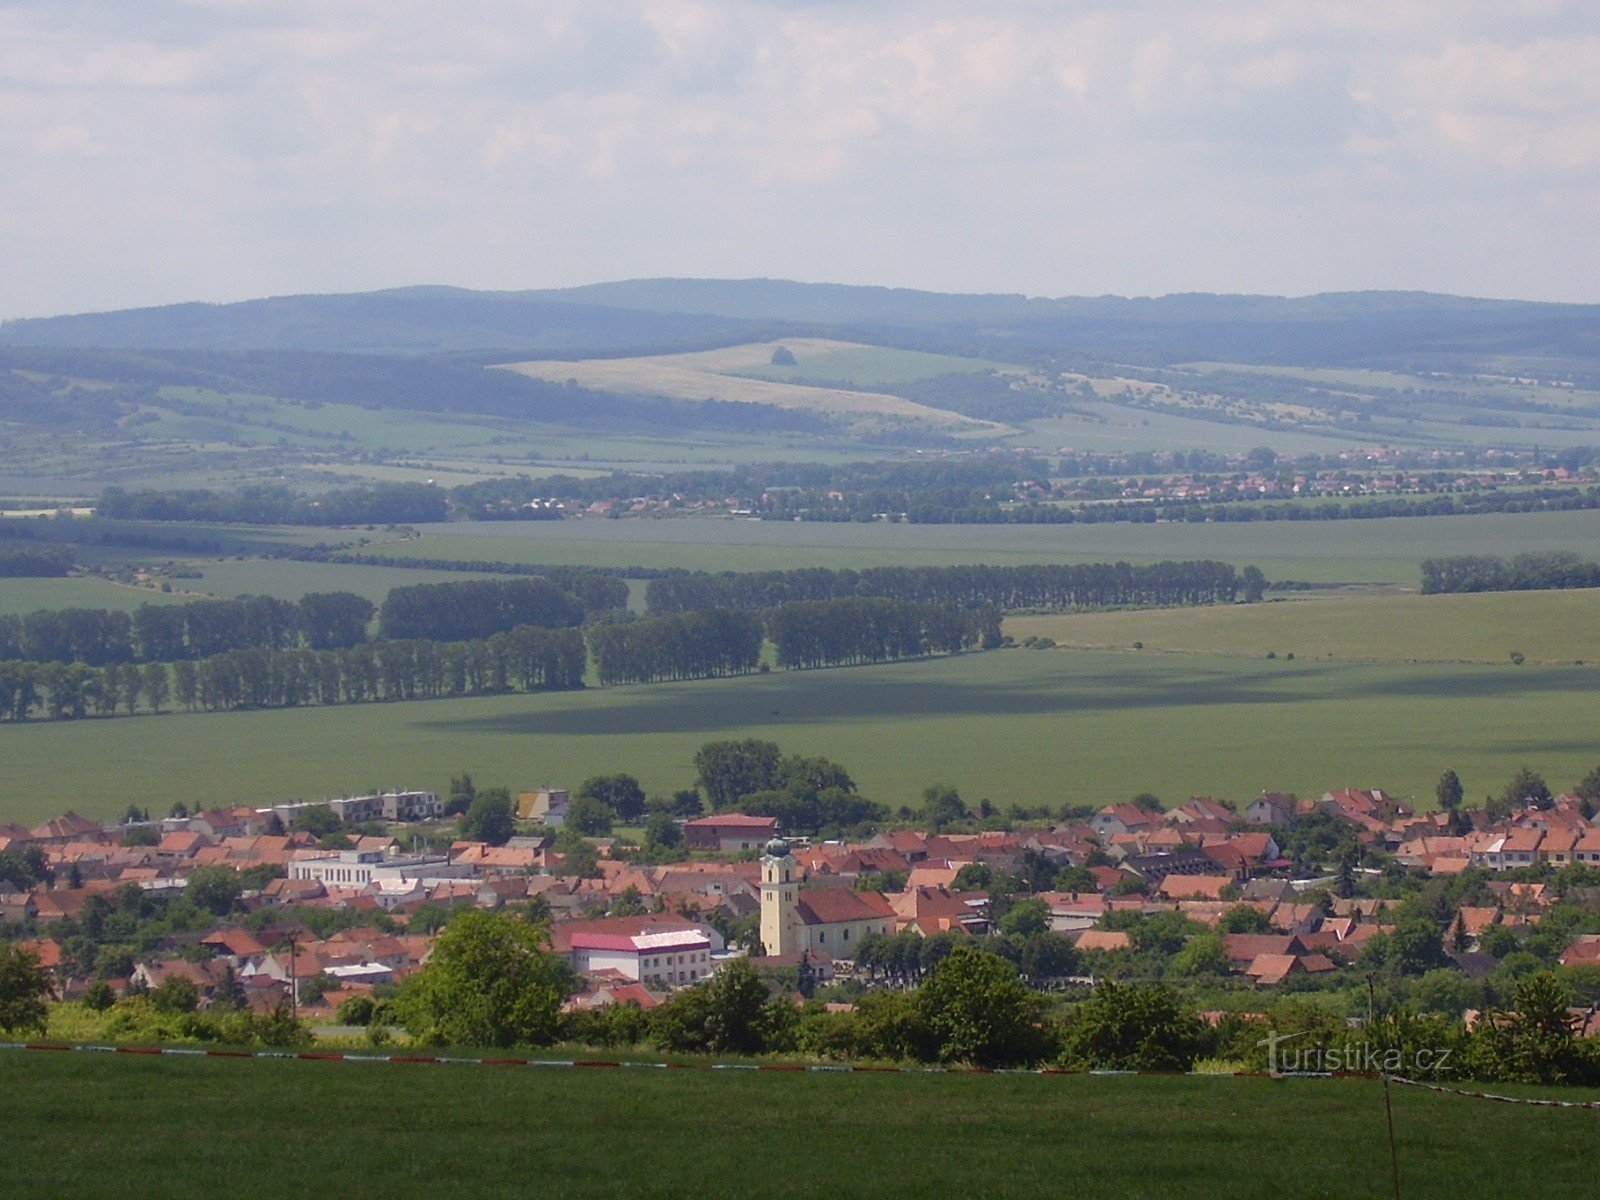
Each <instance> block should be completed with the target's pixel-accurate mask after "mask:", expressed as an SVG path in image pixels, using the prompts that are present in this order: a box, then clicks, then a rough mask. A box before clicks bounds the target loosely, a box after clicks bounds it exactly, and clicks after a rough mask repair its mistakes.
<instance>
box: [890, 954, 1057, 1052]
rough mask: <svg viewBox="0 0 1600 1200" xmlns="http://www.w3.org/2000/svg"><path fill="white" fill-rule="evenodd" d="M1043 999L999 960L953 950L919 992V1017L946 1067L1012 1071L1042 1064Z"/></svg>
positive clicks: (995, 957)
mask: <svg viewBox="0 0 1600 1200" xmlns="http://www.w3.org/2000/svg"><path fill="white" fill-rule="evenodd" d="M1040 1010H1041V1001H1040V998H1039V997H1038V996H1037V995H1036V994H1035V993H1033V992H1032V991H1030V990H1029V989H1028V987H1027V985H1026V984H1024V983H1023V982H1022V981H1021V980H1020V979H1018V978H1017V973H1016V969H1015V968H1014V967H1012V965H1011V964H1010V963H1008V962H1006V960H1005V959H1003V958H1001V957H999V956H998V955H995V954H989V953H986V952H985V951H982V950H977V949H974V948H973V947H971V946H968V945H956V946H953V947H952V948H951V950H950V952H949V953H948V954H947V955H945V956H944V958H943V959H942V960H941V961H940V962H939V963H938V965H937V966H935V967H934V968H933V969H932V972H931V974H929V975H928V977H927V979H926V980H925V981H924V982H923V984H922V987H921V988H919V989H918V991H917V997H916V1011H917V1013H918V1015H919V1016H920V1018H921V1020H922V1022H923V1023H924V1024H925V1025H926V1026H927V1029H928V1032H929V1036H930V1037H931V1039H932V1041H933V1042H934V1044H935V1045H937V1046H938V1048H939V1049H938V1055H939V1058H940V1059H942V1060H943V1061H945V1062H966V1063H972V1064H973V1065H975V1066H980V1067H1008V1066H1017V1065H1022V1064H1026V1063H1033V1062H1037V1061H1039V1059H1040V1058H1042V1057H1043V1056H1044V1042H1043V1039H1042V1037H1041V1035H1040V1032H1039V1028H1038V1019H1039V1014H1040Z"/></svg>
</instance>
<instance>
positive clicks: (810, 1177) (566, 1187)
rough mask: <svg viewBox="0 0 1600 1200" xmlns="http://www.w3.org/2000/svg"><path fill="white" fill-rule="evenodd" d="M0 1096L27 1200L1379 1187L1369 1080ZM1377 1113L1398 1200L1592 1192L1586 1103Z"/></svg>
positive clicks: (663, 1082)
mask: <svg viewBox="0 0 1600 1200" xmlns="http://www.w3.org/2000/svg"><path fill="white" fill-rule="evenodd" d="M0 1088H3V1089H4V1092H5V1094H6V1095H8V1096H11V1097H14V1098H16V1101H15V1102H14V1103H11V1104H9V1105H8V1106H7V1129H6V1134H7V1148H6V1153H5V1155H4V1156H0V1190H3V1192H4V1194H6V1195H9V1196H28V1197H30V1198H34V1200H54V1198H56V1197H61V1198H63V1200H67V1198H70V1200H79V1198H81V1197H84V1196H152V1195H159V1196H162V1197H164V1198H166V1200H186V1198H187V1197H205V1198H207V1200H210V1198H211V1197H215V1196H219V1195H226V1196H230V1197H237V1198H239V1200H250V1198H252V1197H273V1198H278V1197H283V1196H299V1195H309V1194H313V1193H315V1192H318V1191H321V1190H326V1189H328V1188H330V1187H333V1188H337V1189H338V1190H339V1191H341V1192H348V1193H349V1194H352V1195H361V1196H428V1197H457V1196H459V1197H469V1198H471V1200H481V1198H483V1197H490V1196H513V1195H528V1194H531V1195H539V1196H559V1197H571V1198H578V1197H626V1198H628V1200H636V1198H637V1197H642V1196H650V1197H684V1198H691V1197H692V1198H694V1200H701V1198H703V1197H745V1196H773V1197H796V1198H798V1197H813V1196H814V1197H828V1198H830V1200H831V1198H835V1197H838V1196H841V1195H856V1194H870V1195H873V1196H879V1197H884V1198H885V1200H894V1198H897V1197H932V1196H940V1197H970V1196H984V1197H1035V1196H1067V1197H1086V1198H1087V1197H1096V1198H1099V1200H1118V1198H1121V1197H1141V1198H1142V1197H1161V1198H1163V1200H1168V1198H1170V1200H1189V1198H1194V1200H1201V1198H1204V1200H1211V1198H1213V1197H1217V1196H1230V1197H1239V1198H1240V1200H1251V1198H1255V1197H1260V1198H1262V1200H1267V1198H1270V1200H1279V1198H1280V1197H1284V1196H1293V1197H1296V1198H1297V1200H1314V1198H1317V1197H1330V1198H1337V1200H1349V1198H1350V1197H1380V1196H1387V1195H1389V1186H1390V1184H1389V1180H1390V1162H1389V1156H1388V1143H1387V1134H1386V1125H1385V1121H1384V1110H1383V1100H1382V1092H1381V1090H1380V1089H1379V1086H1378V1085H1377V1084H1376V1083H1374V1082H1373V1081H1371V1080H1358V1079H1351V1080H1287V1081H1275V1080H1267V1079H1234V1078H1224V1077H1213V1078H1194V1077H1191V1078H1137V1077H1135V1078H1126V1077H1124V1078H1103V1077H1102V1078H1094V1077H1085V1076H996V1075H942V1074H940V1075H927V1074H914V1075H899V1074H894V1075H871V1074H789V1073H781V1072H754V1071H749V1072H746V1071H703V1072H700V1071H643V1070H619V1071H570V1070H568V1071H559V1070H544V1071H541V1070H539V1069H536V1068H519V1067H470V1066H457V1067H427V1066H408V1065H401V1064H383V1063H365V1064H343V1063H332V1062H301V1061H292V1060H291V1061H264V1060H227V1059H206V1058H200V1059H173V1058H151V1059H144V1058H134V1057H130V1056H122V1055H109V1054H107V1055H88V1054H57V1055H46V1054H37V1053H35V1054H26V1055H24V1054H20V1053H8V1054H4V1055H0ZM1584 1098H1587V1097H1584ZM1394 1118H1395V1129H1396V1147H1397V1158H1398V1161H1399V1164H1400V1176H1401V1182H1402V1184H1403V1186H1404V1194H1405V1195H1406V1196H1408V1197H1415V1198H1427V1197H1441V1198H1444V1197H1448V1198H1450V1200H1457V1198H1459V1197H1460V1196H1462V1195H1464V1194H1467V1195H1485V1196H1507V1197H1510V1196H1518V1197H1532V1196H1539V1197H1544V1198H1547V1200H1563V1198H1565V1197H1588V1196H1590V1195H1592V1194H1593V1186H1594V1180H1593V1162H1592V1157H1591V1155H1590V1154H1589V1153H1588V1151H1587V1150H1586V1149H1585V1147H1587V1146H1588V1145H1589V1143H1590V1141H1591V1139H1592V1137H1593V1131H1594V1121H1595V1114H1594V1113H1592V1112H1585V1111H1573V1110H1561V1109H1547V1108H1531V1107H1521V1106H1515V1105H1505V1104H1487V1103H1483V1102H1481V1101H1474V1100H1469V1099H1465V1098H1460V1097H1454V1096H1442V1095H1437V1094H1434V1093H1430V1092H1423V1091H1417V1090H1411V1089H1396V1094H1395V1096H1394ZM1508 1146H1515V1147H1516V1152H1515V1153H1508V1152H1506V1151H1505V1147H1508ZM335 1180H337V1181H338V1182H335ZM1466 1180H1470V1181H1471V1183H1470V1185H1469V1186H1465V1187H1464V1181H1466Z"/></svg>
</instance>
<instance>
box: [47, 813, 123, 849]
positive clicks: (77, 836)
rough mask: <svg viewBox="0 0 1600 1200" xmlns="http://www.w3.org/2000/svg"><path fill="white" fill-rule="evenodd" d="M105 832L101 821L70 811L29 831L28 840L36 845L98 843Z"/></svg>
mask: <svg viewBox="0 0 1600 1200" xmlns="http://www.w3.org/2000/svg"><path fill="white" fill-rule="evenodd" d="M105 832H106V830H105V826H104V825H102V824H101V823H100V822H99V821H91V820H89V818H88V817H83V816H79V815H78V814H77V813H75V812H73V811H71V810H70V809H69V810H67V811H66V812H64V813H62V814H61V815H60V816H59V817H51V818H50V819H49V820H48V821H46V822H44V824H42V825H38V826H35V827H34V828H33V829H32V830H30V831H29V833H28V838H29V840H30V841H31V842H33V843H34V844H35V845H44V846H64V845H66V844H67V843H68V842H76V841H93V842H98V841H100V840H102V839H103V838H104V836H105Z"/></svg>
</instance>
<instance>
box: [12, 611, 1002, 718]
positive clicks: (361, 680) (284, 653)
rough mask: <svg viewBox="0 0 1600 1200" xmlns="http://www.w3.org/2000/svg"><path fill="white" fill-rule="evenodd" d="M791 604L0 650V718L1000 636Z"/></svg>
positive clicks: (306, 697) (579, 680) (965, 621)
mask: <svg viewBox="0 0 1600 1200" xmlns="http://www.w3.org/2000/svg"><path fill="white" fill-rule="evenodd" d="M518 582H520V581H518ZM429 586H447V587H454V586H456V585H429ZM308 599H310V597H308ZM358 599H359V598H358ZM271 603H272V604H274V605H283V606H284V607H285V608H286V609H288V610H290V611H291V612H292V611H295V610H297V609H298V606H296V605H292V604H288V603H287V602H286V601H272V602H271ZM362 603H367V602H366V601H362ZM151 607H154V606H151ZM185 607H187V606H185ZM794 607H795V611H794V612H790V613H784V614H782V615H780V614H779V613H774V614H770V615H769V617H768V618H767V619H764V618H763V617H762V615H761V614H758V613H753V612H747V611H739V610H721V611H718V610H710V611H705V612H692V613H677V614H670V615H668V616H665V617H657V618H654V619H646V620H639V621H619V622H605V623H600V624H596V625H591V626H589V627H588V629H587V631H584V630H582V629H580V628H578V627H576V626H565V627H562V628H555V629H550V628H543V627H538V626H533V625H518V626H517V627H515V628H513V629H510V630H502V631H500V632H497V633H494V634H491V635H490V636H488V637H484V638H473V639H450V640H444V639H430V638H388V639H384V640H380V641H375V642H366V641H361V642H356V643H353V644H350V645H345V646H339V647H333V648H326V649H320V648H315V647H313V646H310V645H299V644H295V643H293V642H292V641H289V640H288V639H289V638H290V635H291V633H292V632H293V630H294V627H293V626H289V625H284V626H281V628H282V629H283V630H284V632H283V636H282V638H280V639H279V643H278V644H274V643H270V642H269V643H267V644H262V645H249V646H241V647H235V648H231V649H228V650H225V651H222V652H219V653H215V654H210V655H207V656H204V657H196V656H194V655H190V656H187V657H182V658H178V659H175V660H173V661H172V662H171V665H170V667H169V666H168V665H167V664H165V663H162V662H159V661H158V662H147V663H143V664H140V663H137V662H134V661H127V660H117V659H111V660H103V661H102V662H100V663H91V662H88V661H86V660H83V659H73V660H69V661H46V662H35V661H24V660H18V659H15V658H13V659H10V660H4V661H0V720H8V721H26V720H29V719H30V718H32V717H34V716H35V715H38V716H42V717H44V718H45V719H47V720H69V719H73V718H81V717H87V716H91V715H94V716H116V715H118V714H119V713H126V714H129V715H131V714H133V713H135V712H137V711H139V709H140V708H141V706H142V707H144V708H146V709H148V710H149V711H152V712H160V711H161V710H162V708H163V707H164V706H165V705H166V703H167V702H168V701H169V700H172V701H175V702H176V703H177V704H179V705H181V706H183V707H185V708H188V709H190V710H194V709H196V708H200V709H205V710H207V711H214V710H226V709H236V708H291V707H297V706H300V705H307V704H360V703H366V702H370V701H380V700H381V701H388V700H416V699H430V698H434V697H440V696H475V695H493V694H499V693H504V692H514V691H522V692H531V691H545V690H567V689H574V688H581V687H582V686H584V677H585V673H586V671H587V669H588V665H589V655H590V653H592V654H593V655H594V661H595V669H596V674H597V675H598V677H599V680H600V683H601V684H602V685H608V684H621V683H653V682H657V681H660V680H664V679H705V678H715V677H718V676H724V675H735V674H741V673H746V672H750V671H754V670H757V669H758V668H759V666H760V659H761V648H762V644H763V641H764V639H765V637H766V636H767V635H768V633H769V623H768V622H769V620H770V621H772V622H774V624H773V625H772V626H771V632H773V635H774V636H775V637H778V638H781V639H782V640H781V641H780V643H779V661H780V664H781V665H783V666H785V667H805V666H822V665H828V664H831V663H855V662H880V661H883V660H885V659H889V658H901V657H909V656H912V655H923V654H932V653H941V652H943V653H954V652H955V651H957V650H960V649H964V648H966V647H968V646H971V645H974V644H977V643H979V642H981V643H982V644H984V645H995V644H998V642H999V617H998V614H997V613H995V612H993V611H992V610H985V611H981V612H972V611H967V610H962V609H957V608H954V607H953V606H948V605H946V606H938V605H926V604H915V603H911V602H896V601H889V600H865V601H864V600H856V599H844V600H840V601H834V602H829V603H822V604H813V605H801V606H794ZM369 610H370V605H369ZM156 611H163V610H159V609H157V610H156ZM272 611H277V610H272ZM275 628H277V627H275Z"/></svg>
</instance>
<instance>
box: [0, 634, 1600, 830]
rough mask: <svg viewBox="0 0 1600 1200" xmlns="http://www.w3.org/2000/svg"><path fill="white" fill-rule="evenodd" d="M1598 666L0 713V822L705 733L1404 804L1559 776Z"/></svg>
mask: <svg viewBox="0 0 1600 1200" xmlns="http://www.w3.org/2000/svg"><path fill="white" fill-rule="evenodd" d="M1597 690H1600V666H1594V665H1591V666H1586V667H1577V666H1549V665H1537V664H1534V663H1527V664H1525V665H1523V666H1520V667H1519V666H1515V665H1513V664H1512V663H1510V662H1502V663H1483V664H1470V663H1361V662H1338V661H1327V660H1323V661H1320V662H1317V661H1313V660H1311V659H1310V658H1299V657H1297V658H1296V659H1295V660H1293V661H1286V660H1285V659H1284V658H1282V657H1279V658H1278V659H1274V660H1271V661H1268V660H1264V659H1258V658H1229V657H1224V656H1219V655H1202V654H1195V655H1177V654H1149V653H1106V652H1099V651H1071V652H1069V651H1064V650H1054V651H1034V650H1021V649H1018V650H1006V651H990V652H987V653H974V654H966V655H961V656H957V657H953V658H936V659H929V660H923V661H917V662H906V663H898V664H886V665H881V666H872V667H848V668H835V669H829V670H815V671H794V672H789V671H784V672H773V673H771V674H766V675H749V676H743V677H740V678H734V679H721V680H702V681H695V682H685V683H659V684H641V685H631V686H625V687H613V688H605V689H591V690H588V691H583V692H563V693H546V694H541V695H531V696H530V695H514V696H496V697H482V698H470V699H446V700H432V701H414V702H409V703H396V704H365V705H348V706H340V707H332V708H301V709H279V710H271V711H260V712H233V713H213V714H206V713H198V714H189V713H183V712H174V713H168V714H165V715H162V716H148V715H145V716H138V717H131V718H127V717H124V718H116V719H88V720H81V721H63V722H38V723H31V724H27V725H5V726H0V821H8V820H17V821H24V822H27V821H37V820H39V819H41V818H43V817H45V816H48V815H50V814H52V813H54V812H57V811H59V810H60V809H62V808H64V807H67V806H68V805H72V806H75V807H77V808H79V809H80V811H82V812H84V813H85V815H89V816H97V817H108V818H109V817H114V816H116V815H118V814H120V813H121V812H122V810H123V809H124V808H125V807H126V806H127V805H128V804H129V803H130V802H132V803H138V804H140V805H143V806H148V807H150V808H151V809H152V810H153V811H165V810H166V809H168V808H169V807H170V806H171V804H172V803H173V802H174V801H176V800H182V801H184V802H185V803H186V804H188V805H190V806H191V807H193V806H195V805H196V804H197V803H200V804H216V803H223V802H250V803H266V802H269V801H277V800H284V799H290V798H293V797H297V796H298V797H307V798H314V797H321V796H327V795H337V794H341V793H344V792H347V791H351V790H355V789H367V788H374V787H380V786H381V787H393V786H397V785H404V786H412V787H431V788H436V789H440V790H442V789H443V788H444V787H445V785H446V784H447V782H448V780H449V777H450V775H451V774H453V773H457V772H459V771H461V770H463V769H467V770H470V771H471V772H472V773H473V775H474V777H475V778H476V779H478V780H479V781H480V783H482V784H485V785H493V784H502V783H503V784H507V785H509V786H511V787H512V788H513V789H522V788H531V787H538V786H541V785H545V784H549V785H552V786H566V785H570V784H574V783H577V782H578V781H580V780H582V779H584V778H586V777H588V776H590V775H595V774H601V773H606V772H613V771H627V772H629V773H631V774H633V775H635V776H637V777H638V778H639V779H640V781H641V782H642V783H643V784H644V786H645V788H646V789H647V790H649V791H651V792H663V791H667V790H670V789H672V788H676V787H683V786H687V785H688V784H689V783H691V782H692V781H693V779H694V768H693V765H692V759H693V756H694V752H695V751H696V750H697V749H698V748H699V747H700V745H702V744H703V743H704V742H706V741H710V740H712V739H715V738H731V737H760V738H769V739H771V740H773V741H776V742H778V743H779V744H780V745H782V746H783V747H784V748H785V750H788V751H793V752H799V753H805V754H822V755H827V756H828V757H830V758H833V759H835V760H837V761H839V762H840V763H842V764H844V766H845V767H846V768H847V769H849V770H850V772H851V773H852V774H853V776H854V777H855V779H856V781H857V782H858V784H859V785H860V786H861V789H862V791H863V792H864V793H865V794H866V795H868V796H871V797H872V798H873V799H876V800H880V801H883V802H886V803H888V804H890V805H892V806H899V805H902V804H916V803H918V801H919V798H920V795H921V791H922V789H923V788H924V787H926V786H928V785H929V784H933V783H946V784H950V785H953V786H955V787H957V788H958V789H959V790H960V791H961V793H962V795H963V797H964V798H966V799H967V800H968V801H969V803H976V802H977V801H978V800H980V799H983V798H988V799H990V800H992V801H994V802H995V803H996V804H998V805H1001V806H1004V805H1006V804H1008V803H1020V804H1027V805H1037V804H1045V803H1048V804H1052V805H1060V804H1062V803H1063V802H1074V803H1093V804H1097V805H1098V804H1104V803H1106V802H1108V801H1111V800H1120V799H1126V798H1127V797H1129V796H1131V795H1134V794H1136V793H1138V792H1143V791H1150V792H1154V793H1155V794H1157V795H1158V796H1161V797H1162V798H1163V799H1165V800H1167V801H1168V802H1169V803H1175V802H1179V801H1182V800H1184V799H1186V798H1187V797H1189V796H1190V795H1212V796H1219V797H1222V798H1225V799H1233V800H1239V799H1248V798H1249V797H1251V796H1253V795H1255V794H1256V793H1257V792H1258V791H1260V790H1262V789H1264V788H1271V789H1277V790H1282V791H1295V792H1300V793H1306V794H1320V793H1321V792H1322V791H1323V790H1325V789H1328V788H1331V787H1347V786H1348V787H1383V788H1385V789H1387V790H1389V791H1391V792H1394V793H1395V794H1397V795H1402V796H1411V797H1415V798H1417V799H1418V800H1419V801H1424V802H1425V801H1427V800H1428V798H1430V797H1431V796H1432V794H1433V787H1434V784H1435V783H1436V782H1437V780H1438V777H1439V774H1440V772H1442V771H1443V770H1444V769H1445V768H1446V767H1450V768H1453V769H1454V770H1456V771H1457V772H1458V773H1459V774H1460V776H1461V778H1462V780H1463V781H1464V783H1465V784H1466V787H1467V791H1468V794H1469V795H1470V796H1473V797H1477V796H1481V795H1483V794H1484V793H1486V792H1488V791H1491V790H1495V789H1498V788H1499V786H1500V785H1501V784H1502V783H1504V781H1505V780H1506V779H1507V778H1508V777H1509V776H1510V775H1511V774H1512V772H1513V771H1515V770H1516V769H1517V768H1518V767H1521V766H1523V765H1524V764H1526V765H1529V766H1532V767H1534V768H1535V769H1537V770H1539V771H1541V772H1543V773H1544V774H1545V776H1546V777H1547V778H1548V779H1549V781H1550V784H1551V786H1552V787H1555V788H1569V787H1571V786H1573V785H1574V784H1575V783H1576V782H1577V780H1578V779H1580V778H1581V777H1582V776H1583V775H1584V774H1586V773H1587V772H1588V771H1589V770H1591V769H1592V768H1593V767H1594V765H1595V763H1596V761H1597V760H1600V727H1597V722H1596V717H1595V705H1594V695H1595V692H1596V691H1597Z"/></svg>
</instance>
